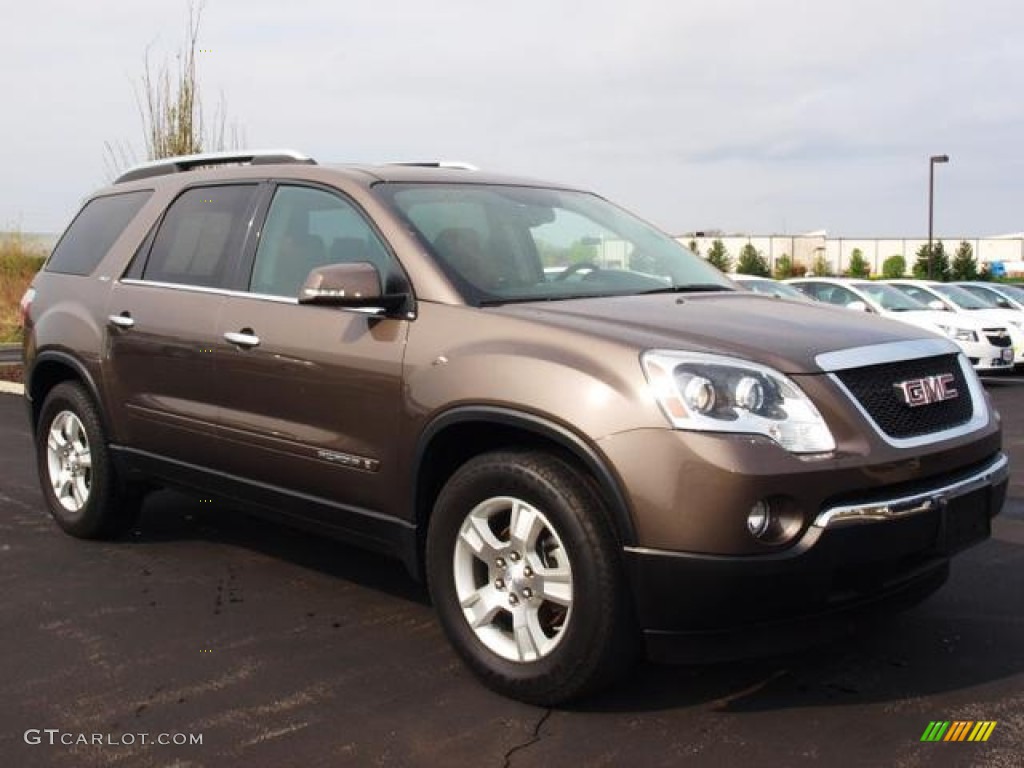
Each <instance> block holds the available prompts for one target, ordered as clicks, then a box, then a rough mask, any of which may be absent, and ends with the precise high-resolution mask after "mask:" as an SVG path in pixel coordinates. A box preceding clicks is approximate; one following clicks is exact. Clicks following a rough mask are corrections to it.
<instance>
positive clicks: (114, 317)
mask: <svg viewBox="0 0 1024 768" xmlns="http://www.w3.org/2000/svg"><path fill="white" fill-rule="evenodd" d="M258 190H259V186H258V185H257V184H220V185H210V186H199V187H191V188H188V189H186V190H185V191H184V192H182V193H181V195H180V196H179V197H178V198H177V199H176V200H175V201H174V202H173V203H172V204H171V205H170V206H169V208H168V209H167V211H166V213H165V214H164V216H163V218H162V220H161V221H160V222H159V224H158V225H157V229H156V231H155V233H154V234H152V235H151V236H150V237H148V238H147V239H146V241H145V243H144V244H143V246H142V247H141V248H140V251H139V253H138V254H136V258H135V260H134V261H133V263H132V266H131V267H130V268H129V270H128V273H127V275H126V276H124V277H122V278H121V279H120V280H119V281H118V282H117V283H116V284H115V285H114V288H113V290H112V292H111V297H110V303H109V304H108V307H107V322H108V325H109V344H108V348H107V365H106V372H107V373H106V375H107V379H108V380H107V382H106V383H107V387H108V390H109V391H110V392H111V393H112V395H113V396H114V397H115V398H117V401H118V402H120V403H122V404H123V407H122V408H119V409H118V410H120V411H121V412H122V413H123V424H122V432H121V433H122V434H123V435H124V437H125V442H126V445H127V447H128V448H131V449H135V450H137V451H143V452H146V453H151V454H156V455H159V456H163V457H169V458H173V459H176V460H179V461H185V462H188V463H192V464H198V465H202V466H215V465H216V461H217V454H218V450H217V400H218V396H217V393H216V388H217V386H218V385H217V378H216V375H215V364H214V360H215V349H216V347H217V345H218V336H217V318H218V316H219V314H220V311H221V308H222V306H223V303H224V298H225V289H226V287H227V286H228V285H229V283H230V280H231V278H232V275H233V274H234V271H235V270H237V268H238V264H239V262H240V260H241V254H242V249H243V247H244V245H245V242H246V239H247V236H248V232H249V227H250V225H251V221H252V218H253V212H254V206H255V202H256V198H257V192H258Z"/></svg>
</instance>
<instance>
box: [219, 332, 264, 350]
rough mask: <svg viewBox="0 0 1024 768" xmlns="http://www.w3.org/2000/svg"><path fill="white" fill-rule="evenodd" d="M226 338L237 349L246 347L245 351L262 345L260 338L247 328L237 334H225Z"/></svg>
mask: <svg viewBox="0 0 1024 768" xmlns="http://www.w3.org/2000/svg"><path fill="white" fill-rule="evenodd" d="M224 338H225V339H226V340H227V341H228V342H230V343H231V344H234V345H235V346H236V347H244V348H245V349H249V348H251V347H255V346H258V345H259V343H260V337H259V336H257V335H256V334H255V333H253V332H252V330H250V329H249V328H245V329H243V330H242V331H239V332H237V333H236V332H233V331H229V332H228V333H225V334H224Z"/></svg>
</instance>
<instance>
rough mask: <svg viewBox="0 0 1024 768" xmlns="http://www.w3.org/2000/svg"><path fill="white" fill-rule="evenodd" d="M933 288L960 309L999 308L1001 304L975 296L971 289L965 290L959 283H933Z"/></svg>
mask: <svg viewBox="0 0 1024 768" xmlns="http://www.w3.org/2000/svg"><path fill="white" fill-rule="evenodd" d="M931 289H932V290H933V291H935V292H936V293H937V294H939V295H940V296H945V297H946V298H947V299H949V300H950V301H951V302H953V303H954V304H956V305H957V306H958V307H960V309H998V308H999V305H998V304H996V303H995V301H994V300H990V299H986V298H982V297H981V296H975V295H974V294H973V293H971V292H970V291H965V290H964V289H963V288H961V287H960V286H959V285H933V286H931Z"/></svg>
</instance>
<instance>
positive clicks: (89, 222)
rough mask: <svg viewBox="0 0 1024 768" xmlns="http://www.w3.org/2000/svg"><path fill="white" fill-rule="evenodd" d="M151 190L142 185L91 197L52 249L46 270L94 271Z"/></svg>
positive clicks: (82, 273)
mask: <svg viewBox="0 0 1024 768" xmlns="http://www.w3.org/2000/svg"><path fill="white" fill-rule="evenodd" d="M152 194H153V193H152V191H150V190H148V189H143V190H139V191H137V192H125V193H124V194H121V195H108V196H106V197H97V198H93V199H92V200H90V201H89V202H88V203H86V204H85V207H83V208H82V210H81V211H80V212H79V213H78V215H77V216H76V217H75V220H74V221H72V222H71V226H69V227H68V229H67V231H66V232H65V233H64V237H62V238H61V239H60V242H59V243H57V247H56V248H54V249H53V254H52V255H51V256H50V259H49V261H47V262H46V270H47V271H48V272H62V273H64V274H67V275H88V274H91V273H92V271H93V270H94V269H96V265H97V264H99V263H100V261H101V260H102V259H103V257H104V256H106V255H107V251H109V250H110V247H111V246H112V245H113V244H114V241H115V240H117V238H119V237H120V236H121V233H122V232H124V230H125V227H127V226H128V224H129V222H131V220H132V219H134V218H135V214H137V213H138V212H139V210H140V209H141V208H142V206H143V205H145V204H146V201H147V200H148V199H149V197H150V195H152Z"/></svg>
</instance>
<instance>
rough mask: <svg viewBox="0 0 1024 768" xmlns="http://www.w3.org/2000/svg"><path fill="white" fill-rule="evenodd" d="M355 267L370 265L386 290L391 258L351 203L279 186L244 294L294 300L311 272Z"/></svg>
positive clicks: (309, 190) (326, 194)
mask: <svg viewBox="0 0 1024 768" xmlns="http://www.w3.org/2000/svg"><path fill="white" fill-rule="evenodd" d="M358 261H368V262H370V263H372V264H374V265H375V266H376V267H377V269H378V270H379V271H380V274H381V277H382V280H383V282H384V283H385V284H386V283H387V278H388V276H389V275H390V274H392V273H393V272H394V270H395V266H394V262H393V260H392V257H391V255H390V254H389V253H388V251H387V250H386V249H385V247H384V245H383V244H382V243H381V241H380V239H379V238H378V237H377V234H376V233H375V232H374V231H373V228H372V227H371V226H370V225H369V223H368V222H367V221H366V219H364V218H363V216H362V215H361V214H360V213H359V211H358V210H356V208H355V207H354V206H353V205H352V204H351V203H349V202H347V201H346V200H344V199H342V198H340V197H338V196H337V195H333V194H331V193H329V192H324V191H323V190H320V189H312V188H309V187H294V186H282V187H279V188H278V190H277V192H276V193H275V194H274V199H273V201H272V202H271V204H270V211H269V212H268V213H267V220H266V223H265V224H264V226H263V232H262V234H261V235H260V244H259V247H258V248H257V249H256V261H255V263H254V264H253V269H252V279H251V280H250V283H249V288H250V290H251V291H253V292H254V293H265V294H269V295H272V296H289V297H296V296H298V295H299V288H300V287H301V285H302V283H303V281H304V280H305V279H306V276H307V275H308V274H309V271H310V270H311V269H314V268H316V267H322V266H324V265H325V264H339V263H353V262H358Z"/></svg>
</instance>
